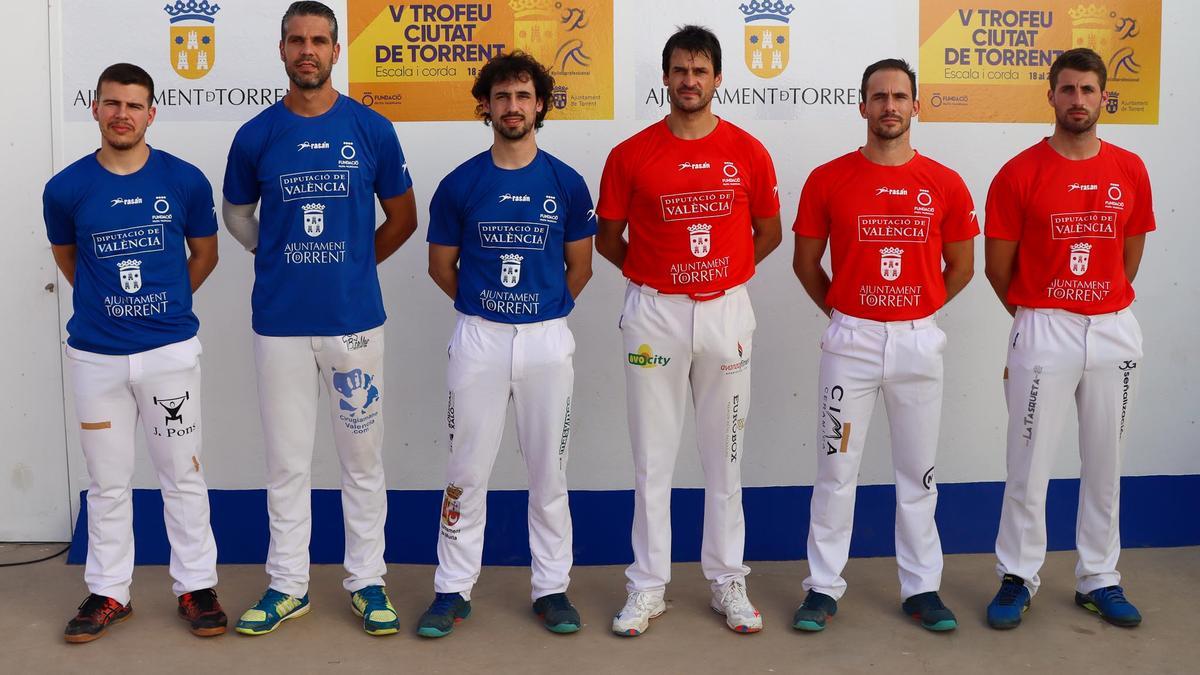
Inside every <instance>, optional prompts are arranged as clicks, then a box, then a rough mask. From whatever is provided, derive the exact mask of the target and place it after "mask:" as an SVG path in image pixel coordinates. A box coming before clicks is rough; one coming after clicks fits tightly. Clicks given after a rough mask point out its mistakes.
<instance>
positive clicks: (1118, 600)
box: [985, 49, 1155, 628]
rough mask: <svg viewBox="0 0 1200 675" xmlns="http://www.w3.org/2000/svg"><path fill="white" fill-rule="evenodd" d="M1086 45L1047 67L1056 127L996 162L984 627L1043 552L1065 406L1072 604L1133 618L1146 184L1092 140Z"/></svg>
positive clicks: (997, 618) (1094, 76) (1024, 600)
mask: <svg viewBox="0 0 1200 675" xmlns="http://www.w3.org/2000/svg"><path fill="white" fill-rule="evenodd" d="M1106 80H1107V71H1106V69H1105V66H1104V61H1103V60H1102V59H1101V58H1100V57H1099V56H1098V55H1097V54H1096V53H1095V52H1093V51H1091V50H1089V49H1072V50H1070V51H1067V52H1064V53H1063V54H1062V55H1061V56H1060V57H1059V58H1058V59H1056V60H1055V62H1054V64H1053V65H1051V66H1050V90H1049V92H1048V94H1047V97H1048V99H1049V102H1050V105H1051V106H1052V107H1053V108H1054V115H1055V126H1054V135H1053V136H1051V137H1049V138H1046V139H1043V140H1042V141H1039V142H1038V143H1037V144H1036V145H1034V146H1033V147H1031V148H1029V149H1028V150H1025V151H1024V152H1022V153H1021V154H1019V155H1017V156H1016V157H1014V158H1013V159H1012V160H1011V161H1009V162H1008V163H1007V164H1005V165H1004V168H1002V169H1001V170H1000V173H999V174H997V176H996V178H995V179H994V180H993V181H992V187H991V189H990V191H989V192H988V199H987V227H986V232H985V233H986V235H987V248H986V254H987V277H988V280H989V281H991V283H992V287H993V288H994V289H995V290H996V295H998V296H999V297H1000V301H1001V302H1003V303H1004V307H1005V308H1006V309H1007V310H1008V312H1009V314H1012V315H1013V316H1014V317H1015V320H1014V321H1013V328H1012V334H1011V335H1010V336H1009V340H1008V362H1007V367H1006V368H1005V376H1006V379H1005V383H1004V384H1005V395H1006V397H1007V399H1008V415H1009V419H1008V480H1007V482H1006V484H1005V487H1004V503H1003V507H1002V510H1001V513H1000V533H999V535H998V536H997V537H996V556H997V557H998V558H999V564H998V565H997V566H996V569H997V572H998V573H999V575H1000V577H1001V585H1000V591H999V592H998V593H997V594H996V597H995V599H994V600H992V603H991V604H990V605H989V606H988V623H989V624H990V625H991V626H992V627H993V628H1013V627H1015V626H1017V625H1018V624H1019V623H1020V622H1021V614H1022V612H1023V611H1024V610H1025V609H1027V608H1028V607H1029V600H1030V598H1031V596H1032V595H1033V594H1035V593H1037V589H1038V585H1039V583H1040V580H1039V579H1038V569H1039V568H1040V567H1041V566H1042V562H1043V561H1044V560H1045V557H1046V488H1047V486H1048V483H1049V480H1050V468H1051V464H1052V462H1053V458H1054V452H1055V450H1056V447H1057V445H1058V442H1059V439H1060V437H1061V435H1062V431H1063V427H1064V426H1065V425H1066V422H1067V418H1068V415H1069V414H1070V412H1071V407H1072V404H1074V405H1075V406H1076V407H1077V408H1078V410H1079V455H1080V459H1081V460H1082V469H1081V471H1080V485H1079V517H1078V520H1077V521H1076V526H1075V542H1076V548H1078V550H1079V564H1078V565H1076V567H1075V577H1076V582H1075V590H1076V593H1075V603H1076V604H1078V605H1079V606H1081V607H1084V608H1086V609H1089V610H1091V611H1093V612H1097V613H1099V614H1100V615H1101V616H1102V617H1104V618H1105V619H1106V620H1108V621H1109V622H1110V623H1113V624H1116V625H1118V626H1136V625H1138V624H1139V623H1141V619H1142V617H1141V615H1140V614H1139V613H1138V611H1137V609H1136V608H1135V607H1134V606H1133V605H1132V604H1130V603H1129V601H1128V600H1126V599H1125V596H1124V591H1123V590H1122V588H1121V587H1120V586H1119V585H1118V584H1119V583H1120V581H1121V575H1120V573H1118V572H1117V558H1118V556H1119V555H1120V552H1121V541H1120V530H1119V518H1118V507H1119V503H1120V485H1121V448H1122V445H1123V443H1124V440H1125V432H1126V431H1127V429H1128V426H1129V422H1130V413H1131V407H1132V404H1133V400H1134V397H1135V394H1136V392H1137V380H1138V371H1137V366H1138V362H1139V361H1140V360H1141V358H1142V331H1141V328H1140V327H1139V326H1138V323H1137V320H1136V319H1134V317H1133V313H1132V312H1130V311H1129V305H1130V303H1132V302H1133V285H1132V282H1133V278H1134V276H1135V275H1136V274H1137V270H1138V264H1139V263H1140V262H1141V259H1142V248H1143V246H1144V245H1145V239H1146V236H1145V235H1146V233H1147V232H1149V231H1151V230H1153V229H1154V227H1155V226H1154V211H1153V207H1152V204H1151V196H1150V179H1149V176H1148V175H1147V174H1146V167H1145V165H1144V164H1142V160H1141V159H1140V158H1138V156H1137V155H1135V154H1133V153H1131V152H1129V151H1126V150H1122V149H1121V148H1118V147H1116V146H1115V145H1112V144H1110V143H1104V142H1101V141H1100V139H1099V138H1098V137H1097V136H1096V120H1097V119H1098V118H1099V116H1100V111H1101V109H1102V108H1103V107H1104V104H1105V102H1106V101H1107V100H1108V95H1107V93H1105V91H1104V86H1105V84H1106Z"/></svg>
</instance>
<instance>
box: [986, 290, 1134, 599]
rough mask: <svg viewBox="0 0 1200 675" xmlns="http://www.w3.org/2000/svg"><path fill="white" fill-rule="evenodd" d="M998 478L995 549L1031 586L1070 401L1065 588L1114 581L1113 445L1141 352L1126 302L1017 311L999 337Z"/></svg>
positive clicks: (1117, 443)
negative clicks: (1071, 477) (1069, 552)
mask: <svg viewBox="0 0 1200 675" xmlns="http://www.w3.org/2000/svg"><path fill="white" fill-rule="evenodd" d="M1008 344H1009V349H1008V364H1007V368H1006V374H1007V378H1006V379H1005V381H1004V390H1005V396H1006V398H1007V400H1008V479H1007V481H1006V482H1005V485H1004V502H1003V507H1002V509H1001V512H1000V533H999V535H998V536H997V537H996V557H997V558H999V564H998V565H997V566H996V571H997V573H998V574H1000V575H1004V574H1015V575H1017V576H1019V577H1021V578H1022V579H1024V580H1025V585H1026V586H1027V587H1028V588H1029V591H1030V593H1036V592H1037V589H1038V586H1039V584H1040V583H1041V580H1040V579H1039V578H1038V570H1039V569H1041V566H1042V562H1043V561H1044V560H1045V558H1046V490H1047V488H1048V486H1049V482H1050V468H1051V465H1052V464H1053V459H1054V452H1055V451H1056V450H1057V448H1058V442H1059V439H1060V438H1061V436H1062V432H1063V427H1065V426H1066V424H1067V420H1068V417H1069V416H1070V414H1071V403H1072V401H1073V402H1074V404H1075V407H1076V409H1077V410H1078V413H1079V458H1080V460H1081V461H1082V468H1081V470H1080V480H1079V514H1078V517H1077V520H1076V521H1075V545H1076V548H1077V549H1078V550H1079V563H1078V564H1077V565H1076V566H1075V578H1076V581H1075V588H1076V590H1078V591H1079V592H1080V593H1090V592H1092V591H1094V590H1096V589H1097V588H1103V587H1105V586H1113V585H1116V584H1118V583H1120V581H1121V575H1120V573H1119V572H1117V558H1118V557H1119V556H1120V554H1121V532H1120V522H1119V521H1120V519H1119V509H1120V501H1121V451H1122V447H1123V445H1124V441H1125V434H1126V433H1127V432H1128V430H1129V424H1130V419H1131V414H1132V406H1133V401H1134V399H1135V397H1136V394H1137V383H1138V364H1139V362H1140V360H1141V358H1142V329H1141V327H1139V326H1138V322H1137V319H1135V318H1134V316H1133V313H1132V312H1131V311H1129V310H1128V309H1124V310H1121V311H1120V312H1116V313H1113V314H1102V315H1097V316H1085V315H1082V314H1074V313H1072V312H1067V311H1063V310H1056V309H1027V308H1024V307H1021V308H1018V309H1017V315H1016V319H1015V320H1014V321H1013V328H1012V333H1011V334H1010V335H1009V339H1008Z"/></svg>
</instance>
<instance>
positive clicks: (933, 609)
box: [900, 591, 958, 632]
mask: <svg viewBox="0 0 1200 675" xmlns="http://www.w3.org/2000/svg"><path fill="white" fill-rule="evenodd" d="M900 609H902V610H903V611H904V613H905V614H907V615H909V616H911V617H912V618H914V619H916V620H917V621H920V622H921V628H924V629H925V630H931V631H934V632H941V631H947V630H954V629H955V628H958V619H956V618H954V612H951V611H950V610H949V609H948V608H947V607H946V605H944V604H942V599H941V598H940V597H938V594H937V591H929V592H928V593H918V594H916V595H914V596H912V597H911V598H909V599H907V600H905V601H904V602H903V603H902V604H901V605H900Z"/></svg>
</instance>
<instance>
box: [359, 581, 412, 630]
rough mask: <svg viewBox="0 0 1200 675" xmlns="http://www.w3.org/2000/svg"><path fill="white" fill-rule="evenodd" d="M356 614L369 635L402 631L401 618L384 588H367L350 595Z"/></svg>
mask: <svg viewBox="0 0 1200 675" xmlns="http://www.w3.org/2000/svg"><path fill="white" fill-rule="evenodd" d="M350 605H351V606H352V607H354V613H355V614H357V615H359V616H361V617H362V620H363V630H365V631H367V635H392V634H393V633H397V632H399V631H400V618H399V617H398V616H396V608H395V607H392V601H391V600H388V596H387V593H386V592H385V591H384V590H383V586H367V587H366V588H360V589H359V590H357V591H354V592H353V593H351V594H350Z"/></svg>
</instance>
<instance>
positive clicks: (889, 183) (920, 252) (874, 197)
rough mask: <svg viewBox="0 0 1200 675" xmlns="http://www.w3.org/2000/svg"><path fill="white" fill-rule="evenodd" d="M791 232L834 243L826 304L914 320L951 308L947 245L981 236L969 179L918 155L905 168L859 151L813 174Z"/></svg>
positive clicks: (876, 317)
mask: <svg viewBox="0 0 1200 675" xmlns="http://www.w3.org/2000/svg"><path fill="white" fill-rule="evenodd" d="M792 231H793V232H795V233H796V234H798V235H800V236H803V237H812V238H814V239H824V238H826V237H828V238H829V249H830V251H829V255H830V259H831V261H832V263H833V280H832V281H833V283H832V285H830V287H829V293H828V295H826V297H825V302H826V303H827V304H828V305H829V306H830V307H833V308H834V309H836V310H838V311H839V312H841V313H843V314H849V315H850V316H856V317H859V318H863V319H871V320H874V321H908V320H911V319H920V318H922V317H926V316H929V315H930V314H933V313H934V312H936V311H937V310H938V309H939V308H940V307H941V306H942V305H943V304H945V303H946V284H945V282H944V281H943V279H942V243H943V242H947V241H963V240H965V239H971V238H972V237H974V236H975V235H977V234H979V224H978V222H977V221H976V220H975V204H974V202H972V201H971V193H970V192H968V191H967V186H966V185H965V184H964V183H963V180H962V178H960V177H959V175H958V174H957V173H955V172H954V171H952V170H950V169H948V168H946V167H944V166H942V165H941V164H938V163H937V162H935V161H933V160H932V159H929V158H928V157H925V156H924V155H920V154H916V155H913V158H912V159H910V160H909V161H908V162H906V163H904V164H902V165H900V166H883V165H880V164H875V163H874V162H872V161H871V160H869V159H867V158H866V157H865V156H863V154H862V152H860V151H858V150H855V151H854V152H851V153H849V154H846V155H842V156H841V157H838V158H837V159H835V160H833V161H832V162H829V163H828V164H824V165H821V166H819V167H817V168H816V169H813V172H812V174H810V175H809V177H808V181H806V182H805V183H804V189H803V190H802V191H801V192H800V207H799V210H798V211H797V213H796V223H795V224H794V225H793V226H792Z"/></svg>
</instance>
